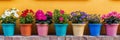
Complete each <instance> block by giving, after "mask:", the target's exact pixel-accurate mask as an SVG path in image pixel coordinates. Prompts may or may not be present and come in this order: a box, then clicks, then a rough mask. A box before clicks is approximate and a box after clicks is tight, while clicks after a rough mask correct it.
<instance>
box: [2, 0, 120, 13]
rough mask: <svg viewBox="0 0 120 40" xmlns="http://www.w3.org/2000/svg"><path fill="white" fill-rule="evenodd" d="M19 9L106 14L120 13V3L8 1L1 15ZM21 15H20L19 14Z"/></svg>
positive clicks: (94, 0)
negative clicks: (6, 10) (8, 9)
mask: <svg viewBox="0 0 120 40" xmlns="http://www.w3.org/2000/svg"><path fill="white" fill-rule="evenodd" d="M12 7H15V8H18V9H20V10H24V9H26V8H30V9H33V10H34V11H36V10H38V9H42V10H44V11H46V10H51V11H53V10H54V9H63V10H65V11H66V12H67V13H68V14H69V13H70V12H71V11H75V10H81V11H85V12H87V13H90V14H93V13H97V14H104V13H108V12H110V11H119V12H120V9H119V8H120V1H112V0H85V1H39V0H6V1H0V14H1V13H3V11H4V10H5V9H7V8H12ZM19 14H20V13H19Z"/></svg>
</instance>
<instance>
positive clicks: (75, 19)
mask: <svg viewBox="0 0 120 40" xmlns="http://www.w3.org/2000/svg"><path fill="white" fill-rule="evenodd" d="M87 16H88V14H86V13H85V12H81V11H75V12H71V15H70V18H69V20H70V21H72V23H84V22H85V21H86V20H87Z"/></svg>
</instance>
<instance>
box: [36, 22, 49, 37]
mask: <svg viewBox="0 0 120 40" xmlns="http://www.w3.org/2000/svg"><path fill="white" fill-rule="evenodd" d="M36 25H37V31H38V35H39V36H47V35H48V24H36Z"/></svg>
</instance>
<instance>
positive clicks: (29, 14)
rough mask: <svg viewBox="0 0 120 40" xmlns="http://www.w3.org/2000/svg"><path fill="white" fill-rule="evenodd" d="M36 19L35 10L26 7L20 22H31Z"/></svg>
mask: <svg viewBox="0 0 120 40" xmlns="http://www.w3.org/2000/svg"><path fill="white" fill-rule="evenodd" d="M33 21H34V12H33V10H32V9H26V10H24V11H22V14H21V16H20V23H21V24H30V23H32V22H33Z"/></svg>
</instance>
